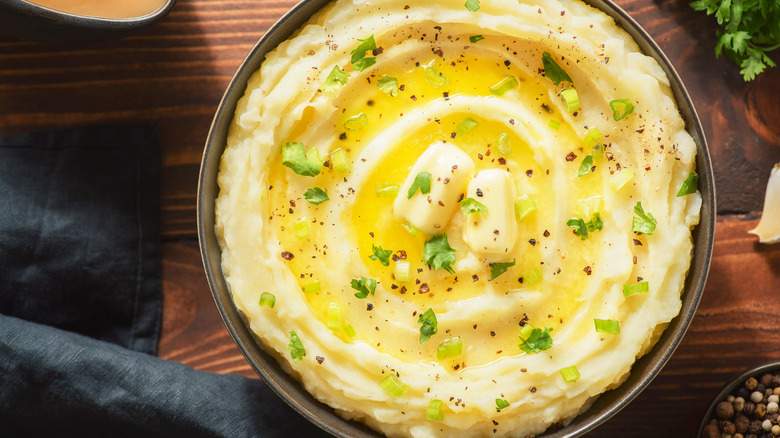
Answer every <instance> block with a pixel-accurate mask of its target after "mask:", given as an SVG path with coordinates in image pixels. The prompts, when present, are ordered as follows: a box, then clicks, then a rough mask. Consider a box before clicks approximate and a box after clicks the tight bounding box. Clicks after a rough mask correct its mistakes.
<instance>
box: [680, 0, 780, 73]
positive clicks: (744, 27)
mask: <svg viewBox="0 0 780 438" xmlns="http://www.w3.org/2000/svg"><path fill="white" fill-rule="evenodd" d="M690 5H691V7H692V8H693V9H695V10H697V11H706V12H707V15H712V14H715V18H716V19H717V20H718V24H719V25H721V27H722V28H723V30H719V31H718V44H717V45H716V46H715V55H716V56H720V55H721V53H724V52H725V53H726V56H727V57H728V58H729V59H731V60H732V61H734V63H735V64H737V65H738V66H739V67H740V68H741V69H740V71H739V72H740V73H741V74H742V78H743V79H744V80H745V81H746V82H747V81H752V80H753V79H755V78H756V76H757V75H758V74H760V73H761V72H763V71H764V70H765V69H766V68H767V67H774V66H775V65H776V64H775V62H774V61H773V60H772V58H770V57H769V55H768V54H767V52H770V51H772V50H775V49H778V48H780V2H777V1H776V0H696V1H694V2H692V3H690Z"/></svg>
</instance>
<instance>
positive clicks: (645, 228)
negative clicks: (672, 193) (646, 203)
mask: <svg viewBox="0 0 780 438" xmlns="http://www.w3.org/2000/svg"><path fill="white" fill-rule="evenodd" d="M634 213H636V215H637V216H639V217H635V218H634V220H633V222H632V224H631V231H633V232H635V233H642V234H647V235H650V234H653V232H654V231H655V225H656V220H655V218H654V217H653V215H652V214H650V212H647V213H645V210H644V209H643V208H642V202H641V201H640V202H637V203H636V205H635V206H634Z"/></svg>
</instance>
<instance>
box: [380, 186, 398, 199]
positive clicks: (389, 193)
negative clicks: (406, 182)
mask: <svg viewBox="0 0 780 438" xmlns="http://www.w3.org/2000/svg"><path fill="white" fill-rule="evenodd" d="M398 189H399V187H398V184H394V183H382V184H379V185H378V186H376V189H375V192H376V196H377V198H395V195H397V194H398Z"/></svg>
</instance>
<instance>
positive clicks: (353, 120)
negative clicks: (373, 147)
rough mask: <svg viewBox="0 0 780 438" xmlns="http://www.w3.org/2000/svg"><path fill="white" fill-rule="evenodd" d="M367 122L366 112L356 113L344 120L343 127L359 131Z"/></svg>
mask: <svg viewBox="0 0 780 438" xmlns="http://www.w3.org/2000/svg"><path fill="white" fill-rule="evenodd" d="M367 124H368V116H367V115H366V113H360V114H356V115H354V116H352V117H349V118H347V120H346V121H345V122H344V129H346V130H347V131H360V130H361V129H363V128H365V127H366V125H367Z"/></svg>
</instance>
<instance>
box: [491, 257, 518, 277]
mask: <svg viewBox="0 0 780 438" xmlns="http://www.w3.org/2000/svg"><path fill="white" fill-rule="evenodd" d="M515 262H516V260H512V261H511V262H504V263H498V262H494V263H491V264H490V279H491V280H493V279H495V278H496V277H498V276H499V275H501V274H503V273H504V272H506V270H507V269H509V268H511V267H512V266H514V265H515Z"/></svg>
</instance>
